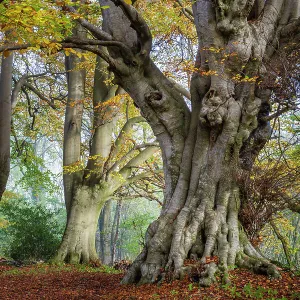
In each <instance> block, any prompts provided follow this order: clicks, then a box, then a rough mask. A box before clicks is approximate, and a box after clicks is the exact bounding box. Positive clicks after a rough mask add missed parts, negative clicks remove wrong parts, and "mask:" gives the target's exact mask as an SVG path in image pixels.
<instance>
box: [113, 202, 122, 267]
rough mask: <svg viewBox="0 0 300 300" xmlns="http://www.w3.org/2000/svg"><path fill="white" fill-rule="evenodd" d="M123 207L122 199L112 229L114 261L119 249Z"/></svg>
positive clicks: (118, 203)
mask: <svg viewBox="0 0 300 300" xmlns="http://www.w3.org/2000/svg"><path fill="white" fill-rule="evenodd" d="M121 209H122V200H119V201H118V202H117V206H116V210H115V216H114V222H113V226H112V231H111V262H112V263H114V261H115V259H116V250H117V241H118V236H119V229H120V228H119V227H120V216H121Z"/></svg>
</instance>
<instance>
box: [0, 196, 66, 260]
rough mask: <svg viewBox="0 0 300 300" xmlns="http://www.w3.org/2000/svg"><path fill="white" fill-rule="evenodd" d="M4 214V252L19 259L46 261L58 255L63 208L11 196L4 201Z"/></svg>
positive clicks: (1, 235)
mask: <svg viewBox="0 0 300 300" xmlns="http://www.w3.org/2000/svg"><path fill="white" fill-rule="evenodd" d="M0 214H1V216H2V220H3V222H2V224H4V225H3V226H2V228H0V238H1V240H2V241H3V243H2V245H1V246H0V247H2V249H0V253H1V252H2V254H4V255H5V256H8V257H11V258H13V259H19V260H40V259H43V260H45V259H48V258H50V257H51V256H52V255H53V254H54V252H55V250H56V249H57V247H58V246H59V243H60V241H61V237H62V234H63V228H64V223H65V215H64V212H63V211H62V210H51V209H48V208H47V207H46V206H45V205H42V204H32V203H30V202H28V201H26V200H24V199H9V200H5V201H3V202H1V204H0Z"/></svg>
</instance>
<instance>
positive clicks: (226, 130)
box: [67, 0, 299, 285]
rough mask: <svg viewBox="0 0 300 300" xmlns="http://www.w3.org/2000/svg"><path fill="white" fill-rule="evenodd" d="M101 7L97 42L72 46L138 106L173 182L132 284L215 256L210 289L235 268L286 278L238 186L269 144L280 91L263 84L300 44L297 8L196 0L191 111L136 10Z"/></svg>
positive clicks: (287, 2) (122, 5) (273, 1)
mask: <svg viewBox="0 0 300 300" xmlns="http://www.w3.org/2000/svg"><path fill="white" fill-rule="evenodd" d="M100 4H101V6H103V7H105V9H103V12H102V15H103V29H100V28H97V27H95V26H94V25H92V24H90V23H88V22H87V21H86V20H84V19H81V18H79V19H78V20H77V21H78V22H79V23H80V24H81V25H82V26H83V27H85V28H86V29H88V30H89V31H90V33H91V34H92V35H93V37H94V39H91V40H88V39H86V40H75V39H73V40H68V42H72V43H75V44H77V45H78V46H79V45H80V47H81V48H82V49H86V50H90V51H93V52H94V53H97V54H98V55H99V56H100V57H102V58H103V59H104V60H106V61H107V63H108V64H109V66H110V70H111V71H112V72H114V80H115V83H116V84H118V85H120V86H121V87H122V88H123V89H124V90H125V91H127V92H128V93H129V95H130V96H131V97H132V98H133V99H134V101H135V103H136V105H137V106H138V107H139V108H140V110H141V112H142V114H143V116H144V117H145V118H146V119H147V121H148V122H149V124H150V125H151V127H152V129H153V132H154V134H155V135H156V137H157V140H158V141H159V143H160V147H161V150H162V155H163V163H164V176H165V183H166V188H165V200H164V205H163V209H162V212H161V215H160V217H159V218H158V220H156V221H155V222H153V223H152V224H151V225H150V226H149V228H148V231H147V236H146V246H145V248H144V250H143V251H142V253H141V254H140V255H139V256H138V257H137V259H136V260H135V262H134V263H133V265H132V266H131V268H130V270H129V271H128V272H127V274H126V275H125V277H124V279H123V282H124V283H130V282H140V283H145V282H154V281H157V280H159V279H161V278H163V276H164V274H165V273H166V272H170V271H172V272H173V274H174V275H175V276H178V277H180V276H181V275H182V274H184V273H185V272H186V271H187V268H185V267H184V260H185V259H186V258H187V257H193V258H199V259H200V261H201V262H202V263H205V262H206V258H207V257H210V256H212V255H214V256H218V259H219V264H218V266H216V264H215V263H209V264H206V271H205V272H203V274H202V278H201V279H200V283H201V284H203V285H208V284H210V283H211V282H212V281H213V280H214V273H215V271H216V270H217V269H218V268H219V269H221V270H222V271H223V272H224V274H225V277H224V279H225V281H226V280H227V276H226V270H227V267H228V266H230V265H238V266H246V267H249V268H252V269H254V270H256V271H260V272H265V273H268V274H269V275H273V276H279V274H278V272H277V270H276V268H275V266H273V265H272V264H270V263H269V262H268V261H267V260H265V259H264V258H263V257H262V256H261V255H260V254H259V253H258V252H257V251H256V250H255V249H254V247H253V246H252V245H251V243H250V242H249V240H248V238H247V236H246V235H245V233H244V231H243V229H242V225H241V224H240V223H239V219H238V212H239V208H240V202H241V200H242V199H241V195H240V191H239V184H238V179H239V176H240V174H241V172H243V171H244V170H249V169H251V167H252V164H253V161H254V159H255V157H256V156H257V154H258V153H259V151H260V149H261V148H262V147H263V146H264V144H265V143H266V141H267V140H268V139H269V137H270V125H269V121H270V119H271V118H272V116H273V115H270V110H271V96H272V91H271V90H270V89H268V88H267V87H260V85H259V84H258V79H259V80H263V76H264V73H265V72H266V71H267V70H266V67H265V62H269V61H271V60H272V59H276V55H278V53H279V50H280V48H282V47H284V46H285V45H286V43H287V42H288V41H291V40H292V39H295V40H294V42H295V43H294V47H295V45H297V40H296V39H297V36H296V33H297V28H298V26H299V19H298V17H299V3H298V1H294V0H267V1H263V0H257V1H254V0H243V1H234V0H232V1H222V0H219V1H212V0H198V1H193V15H194V22H195V26H196V29H197V34H198V38H199V49H198V55H197V58H196V62H195V66H196V68H198V70H199V71H198V72H195V74H194V76H193V79H192V84H191V106H192V107H191V109H189V108H188V107H187V105H186V103H185V101H184V99H183V97H182V95H181V94H180V92H179V91H178V89H177V88H176V86H175V85H174V83H172V82H171V81H169V80H168V79H167V78H166V77H165V76H164V75H163V74H162V73H161V72H160V70H159V69H158V67H157V66H156V65H155V64H154V62H153V61H152V60H151V58H150V51H151V45H152V37H151V32H150V30H149V28H148V26H147V24H146V23H145V21H144V20H143V18H142V17H141V16H140V15H139V13H138V12H137V11H136V10H135V9H134V7H133V6H131V5H128V4H127V3H126V1H123V0H118V1H117V0H116V1H106V0H100ZM67 9H69V10H72V9H71V8H67ZM95 44H102V45H103V46H107V48H108V54H107V53H106V52H104V51H102V50H101V49H99V48H96V47H94V46H93V45H95ZM224 57H225V59H224V60H222V58H224ZM203 73H205V74H206V76H203V75H202V74H203ZM280 112H281V111H277V113H276V115H277V116H278V115H279V114H280Z"/></svg>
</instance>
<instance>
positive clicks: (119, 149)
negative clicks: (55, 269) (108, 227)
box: [53, 25, 160, 263]
mask: <svg viewBox="0 0 300 300" xmlns="http://www.w3.org/2000/svg"><path fill="white" fill-rule="evenodd" d="M85 34H86V31H85V29H84V28H83V27H82V26H80V25H78V26H77V27H76V28H75V29H74V37H76V38H84V35H85ZM71 50H72V49H71ZM71 50H69V51H71ZM76 51H77V52H76V53H72V51H71V53H70V54H69V55H67V56H66V71H67V79H68V101H67V106H66V115H65V129H64V146H63V152H64V162H63V163H64V191H65V202H66V208H67V226H66V230H65V234H64V237H63V241H62V243H61V246H60V248H59V250H58V253H57V255H56V256H55V257H54V258H53V261H66V262H71V263H80V262H83V263H88V262H91V261H92V262H97V261H98V255H97V253H96V248H95V234H96V230H97V223H98V218H99V215H100V211H101V209H102V207H103V206H104V204H105V203H106V202H107V201H109V200H110V198H111V197H112V196H113V195H114V193H115V192H116V191H118V189H120V188H121V187H123V186H126V185H129V184H131V183H133V182H135V181H138V180H141V179H142V178H148V177H151V176H153V174H155V173H156V172H160V170H159V169H157V168H155V167H154V166H153V165H152V164H151V163H150V164H149V165H147V164H146V162H147V161H148V162H150V160H151V159H152V160H153V155H154V154H155V153H156V152H158V150H159V147H158V145H157V144H156V143H155V142H151V141H150V139H147V140H148V141H147V140H143V139H136V140H135V137H134V135H132V133H131V132H132V130H134V127H135V126H137V125H138V124H141V123H143V122H145V119H144V118H142V117H140V116H130V114H129V113H128V111H127V117H126V116H125V118H124V117H123V120H125V123H123V125H121V124H122V123H121V122H120V120H121V118H122V116H121V112H120V106H123V107H124V106H126V102H127V100H126V101H125V99H124V100H121V99H122V98H124V96H123V95H122V90H121V89H120V88H119V87H118V86H116V85H113V84H111V74H110V72H109V71H108V70H107V63H105V62H104V61H103V59H101V58H97V63H96V67H95V75H94V83H93V111H92V114H91V116H90V117H91V121H92V130H91V132H92V134H91V137H90V141H89V148H88V149H85V150H84V149H83V148H82V142H81V141H82V128H83V123H82V122H83V119H84V117H85V116H84V111H83V107H84V101H85V98H86V89H85V85H86V71H85V69H84V68H83V67H82V63H83V62H84V56H83V53H82V51H81V50H76ZM73 52H75V51H74V50H73ZM122 102H124V103H123V104H122ZM127 105H129V104H127ZM135 130H141V129H138V127H135ZM115 134H116V135H117V136H116V137H115ZM136 136H138V134H136ZM83 151H86V152H87V153H88V157H87V161H84V160H83V159H82V154H83ZM85 163H86V165H85V166H83V164H85Z"/></svg>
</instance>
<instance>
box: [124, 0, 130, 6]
mask: <svg viewBox="0 0 300 300" xmlns="http://www.w3.org/2000/svg"><path fill="white" fill-rule="evenodd" d="M124 2H125V3H126V4H128V5H131V4H132V1H131V0H124Z"/></svg>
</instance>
